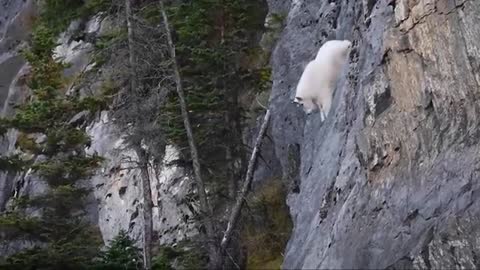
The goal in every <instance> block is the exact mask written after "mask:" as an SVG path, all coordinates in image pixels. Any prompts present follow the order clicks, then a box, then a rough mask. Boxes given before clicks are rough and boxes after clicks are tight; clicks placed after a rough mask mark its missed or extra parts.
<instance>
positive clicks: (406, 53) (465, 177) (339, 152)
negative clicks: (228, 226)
mask: <svg viewBox="0 0 480 270" xmlns="http://www.w3.org/2000/svg"><path fill="white" fill-rule="evenodd" d="M270 6H271V8H272V7H273V8H281V7H282V6H283V8H284V9H283V10H284V11H286V13H287V14H288V16H287V17H286V21H285V25H286V27H285V29H284V31H283V33H282V35H281V38H280V40H279V41H278V43H277V46H276V49H275V51H274V54H273V58H272V66H273V74H274V87H273V92H272V95H271V106H272V109H273V111H274V113H273V116H274V119H273V124H272V128H271V137H272V138H273V143H274V145H275V156H276V158H277V159H278V160H279V161H280V164H281V168H279V169H281V170H282V171H283V173H284V176H285V178H286V180H288V181H294V183H290V184H293V186H294V187H295V186H297V187H296V188H293V189H292V190H291V193H290V195H289V197H288V204H289V206H290V210H291V215H292V219H293V222H294V229H293V233H292V236H291V239H290V241H289V243H288V246H287V248H286V252H285V261H284V264H283V267H284V268H285V269H299V268H307V269H313V268H329V269H338V268H350V269H351V268H387V267H390V268H412V267H415V268H437V269H438V268H462V267H463V268H473V267H479V262H478V259H477V258H478V255H479V252H480V244H479V243H480V242H479V238H478V228H479V225H480V224H479V220H478V214H479V213H478V212H479V210H478V209H479V207H478V204H479V194H478V190H479V189H478V188H479V186H480V185H479V178H478V168H479V163H478V159H479V158H478V153H479V150H480V149H479V145H478V138H479V137H478V124H479V120H478V116H477V115H478V104H477V99H478V98H479V97H480V87H479V86H480V85H479V83H480V80H479V76H480V75H479V74H480V73H479V67H480V65H479V63H480V62H479V61H480V45H478V42H476V41H478V40H480V39H479V38H480V29H479V25H480V17H479V16H478V14H480V12H479V11H480V10H479V5H478V2H477V1H446V0H445V1H443V0H437V1H435V0H420V1H408V0H404V1H399V0H397V1H393V0H388V1H387V0H385V1H370V0H366V1H346V0H344V1H317V0H296V1H291V2H289V3H288V1H282V3H279V1H273V0H272V1H270ZM286 6H287V7H286ZM288 6H289V7H288ZM343 38H346V39H350V40H352V41H353V43H354V49H353V51H352V53H351V55H350V61H349V67H348V68H346V69H345V71H344V74H343V76H342V79H341V80H340V81H339V82H338V85H337V90H336V93H335V97H334V104H333V109H332V111H331V113H330V115H329V117H328V119H327V121H326V122H324V123H321V122H320V116H319V115H318V114H314V115H312V116H308V117H306V116H305V115H304V114H303V113H302V112H301V109H300V108H296V107H295V106H294V105H292V104H290V100H291V99H292V98H293V95H294V88H295V86H296V83H297V81H298V79H299V77H300V75H301V72H302V70H303V66H304V65H305V64H306V63H307V62H308V61H310V60H311V59H313V58H314V55H315V53H316V51H317V50H318V48H319V47H320V45H321V44H322V43H323V42H324V41H326V40H328V39H343ZM297 145H298V146H300V151H299V153H300V154H299V155H298V156H297V157H296V158H297V159H298V160H300V168H298V169H299V175H296V176H294V177H292V176H291V172H292V171H293V172H295V168H293V169H294V170H292V168H291V167H292V164H294V163H292V162H291V159H290V156H291V155H295V151H292V149H295V148H296V147H297Z"/></svg>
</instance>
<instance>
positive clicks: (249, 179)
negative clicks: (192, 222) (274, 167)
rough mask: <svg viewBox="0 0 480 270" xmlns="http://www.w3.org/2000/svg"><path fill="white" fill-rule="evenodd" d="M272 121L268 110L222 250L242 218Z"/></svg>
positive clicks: (221, 244)
mask: <svg viewBox="0 0 480 270" xmlns="http://www.w3.org/2000/svg"><path fill="white" fill-rule="evenodd" d="M269 121H270V110H267V112H266V113H265V117H264V119H263V123H262V126H261V127H260V131H259V132H258V135H257V139H256V141H255V146H254V147H253V151H252V154H251V156H250V160H249V161H248V169H247V174H246V176H245V180H244V182H243V186H242V190H241V192H240V193H239V194H238V197H237V201H236V202H235V206H234V207H233V209H232V211H231V213H230V218H229V220H228V223H227V229H226V230H225V233H224V235H223V238H222V242H221V243H220V247H221V249H222V250H226V248H227V247H228V243H229V241H230V239H231V237H232V233H233V230H234V229H235V226H236V224H237V222H238V218H239V217H240V213H241V210H242V206H243V204H244V202H245V198H246V196H247V194H248V192H249V191H250V185H251V183H252V179H253V173H254V169H255V163H256V161H257V156H258V153H259V151H260V147H261V146H262V139H263V137H264V135H265V132H266V131H267V127H268V123H269Z"/></svg>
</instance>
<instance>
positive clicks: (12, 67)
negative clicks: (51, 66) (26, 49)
mask: <svg viewBox="0 0 480 270" xmlns="http://www.w3.org/2000/svg"><path fill="white" fill-rule="evenodd" d="M34 14H35V5H34V3H33V1H31V0H28V1H9V0H0V117H6V116H10V115H11V114H12V112H13V107H14V105H17V104H19V103H21V102H22V100H23V99H24V97H25V95H26V94H27V93H28V89H27V87H26V85H25V75H26V74H27V72H28V65H27V64H25V61H24V60H23V58H22V57H21V56H20V53H19V49H20V47H21V46H22V45H23V44H24V41H25V39H26V37H27V35H28V32H29V29H30V27H31V22H32V17H33V16H34ZM15 141H16V132H15V131H9V132H8V133H7V134H6V136H4V137H0V153H1V154H5V155H6V154H9V153H12V152H14V151H15ZM16 177H17V175H16V174H15V173H6V172H0V211H3V210H4V209H5V205H6V203H7V201H8V199H9V198H10V196H12V193H13V190H14V189H15V187H14V182H16Z"/></svg>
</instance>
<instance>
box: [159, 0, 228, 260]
mask: <svg viewBox="0 0 480 270" xmlns="http://www.w3.org/2000/svg"><path fill="white" fill-rule="evenodd" d="M159 2H160V10H161V13H162V18H163V24H164V27H165V32H166V35H167V42H168V47H169V51H170V57H171V59H172V68H173V73H174V79H175V85H176V91H177V95H178V100H179V103H180V109H181V111H182V118H183V124H184V126H185V130H186V133H187V139H188V145H189V148H190V154H191V156H192V162H193V173H194V175H195V181H196V185H197V192H198V195H199V198H200V211H201V212H202V214H203V215H204V216H203V218H202V223H203V226H204V227H205V231H206V237H207V242H208V249H209V267H208V268H209V269H218V268H220V267H221V265H222V258H221V254H220V250H219V248H218V246H217V243H216V238H217V237H216V233H215V232H216V230H215V226H214V223H213V211H212V209H211V208H210V205H209V202H208V198H207V192H206V190H205V182H204V181H203V179H202V173H201V168H200V160H199V157H198V151H197V146H196V144H195V140H194V137H193V132H192V126H191V124H190V119H189V115H188V109H187V104H186V102H185V94H184V91H183V86H182V78H181V76H180V69H179V67H178V63H177V57H176V52H175V44H174V43H173V39H172V35H171V32H170V24H169V21H168V16H167V14H166V12H165V7H164V4H163V1H162V0H160V1H159Z"/></svg>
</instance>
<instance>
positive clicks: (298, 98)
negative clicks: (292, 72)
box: [295, 97, 303, 102]
mask: <svg viewBox="0 0 480 270" xmlns="http://www.w3.org/2000/svg"><path fill="white" fill-rule="evenodd" d="M301 101H303V99H302V98H301V97H295V102H301Z"/></svg>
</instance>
